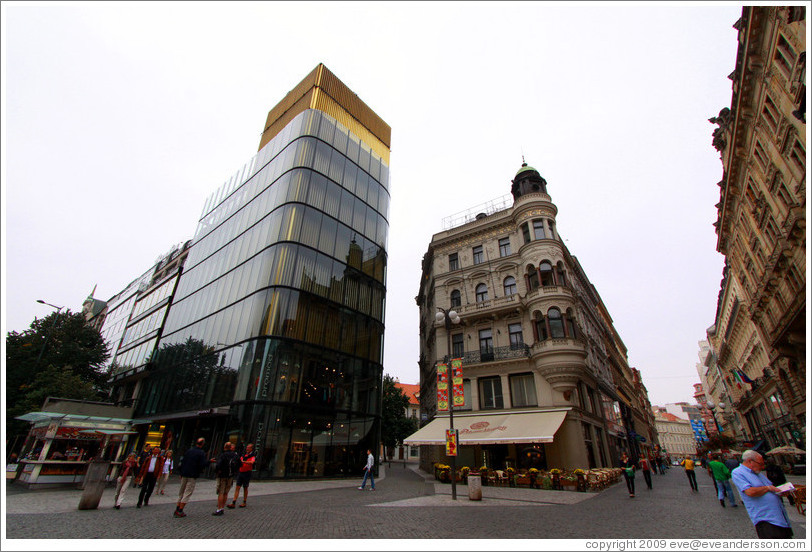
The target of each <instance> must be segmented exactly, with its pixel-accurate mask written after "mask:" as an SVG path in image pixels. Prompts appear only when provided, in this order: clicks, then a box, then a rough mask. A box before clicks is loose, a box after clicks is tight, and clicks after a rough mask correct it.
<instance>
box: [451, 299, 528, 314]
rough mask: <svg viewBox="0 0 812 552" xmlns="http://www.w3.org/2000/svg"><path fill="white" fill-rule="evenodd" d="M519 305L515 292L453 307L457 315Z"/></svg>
mask: <svg viewBox="0 0 812 552" xmlns="http://www.w3.org/2000/svg"><path fill="white" fill-rule="evenodd" d="M520 306H521V301H520V300H519V296H518V295H517V294H513V295H506V296H505V297H497V298H496V299H488V300H487V301H478V302H476V303H468V304H467V305H460V306H458V307H453V309H454V310H455V311H457V313H458V314H459V315H461V316H462V315H471V314H483V313H486V312H498V311H501V310H505V309H507V310H513V309H516V308H519V307H520Z"/></svg>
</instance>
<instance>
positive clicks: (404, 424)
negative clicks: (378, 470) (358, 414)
mask: <svg viewBox="0 0 812 552" xmlns="http://www.w3.org/2000/svg"><path fill="white" fill-rule="evenodd" d="M382 391H383V398H382V402H383V404H382V411H381V417H382V423H381V441H383V445H384V446H385V447H386V449H387V450H388V449H390V448H394V447H396V446H398V445H400V444H402V443H403V440H404V439H405V438H406V437H408V436H409V435H411V434H412V433H414V432H415V431H417V428H418V422H417V420H416V419H414V418H410V417H407V416H406V409H407V408H408V407H409V397H407V396H406V395H404V394H403V391H402V390H401V389H400V388H398V387H397V386H396V385H395V379H394V378H393V377H392V376H390V375H388V374H385V375H384V377H383V390H382Z"/></svg>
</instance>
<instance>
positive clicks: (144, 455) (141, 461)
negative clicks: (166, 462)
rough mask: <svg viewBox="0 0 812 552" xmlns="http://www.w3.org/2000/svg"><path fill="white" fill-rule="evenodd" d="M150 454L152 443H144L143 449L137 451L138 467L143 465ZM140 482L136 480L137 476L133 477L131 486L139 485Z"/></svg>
mask: <svg viewBox="0 0 812 552" xmlns="http://www.w3.org/2000/svg"><path fill="white" fill-rule="evenodd" d="M150 455H152V445H150V444H146V445H144V450H142V451H141V452H140V453H138V469H139V470H140V469H141V466H143V465H144V461H145V460H146V459H147V458H149V457H150ZM140 486H141V483H139V482H138V477H137V474H136V477H134V478H133V487H140Z"/></svg>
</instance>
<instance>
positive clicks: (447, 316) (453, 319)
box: [434, 307, 461, 500]
mask: <svg viewBox="0 0 812 552" xmlns="http://www.w3.org/2000/svg"><path fill="white" fill-rule="evenodd" d="M437 310H438V312H437V314H435V315H434V319H435V320H436V321H437V323H438V324H439V323H441V322H444V323H445V333H446V337H447V339H448V354H447V355H446V356H445V364H446V366H447V370H448V371H449V378H448V379H449V383H451V377H450V376H451V326H452V325H454V324H459V323H460V322H461V320H460V316H459V315H458V314H457V312H456V311H454V310H448V311H447V310H445V309H444V308H442V307H437ZM448 418H449V423H450V429H451V431H452V432H453V431H454V393H453V391H452V390H451V385H449V394H448ZM459 445H460V444H459V443H457V449H459ZM451 499H452V500H457V457H456V456H452V457H451Z"/></svg>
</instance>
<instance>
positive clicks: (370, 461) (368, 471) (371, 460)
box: [358, 449, 375, 491]
mask: <svg viewBox="0 0 812 552" xmlns="http://www.w3.org/2000/svg"><path fill="white" fill-rule="evenodd" d="M374 466H375V457H374V456H372V449H367V465H366V466H364V480H363V481H362V482H361V486H360V487H358V489H359V490H361V491H363V490H364V487H365V486H366V484H367V477H369V482H370V485H371V487H372V488H371V489H370V491H374V490H375V476H374V475H372V468H373V467H374Z"/></svg>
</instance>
